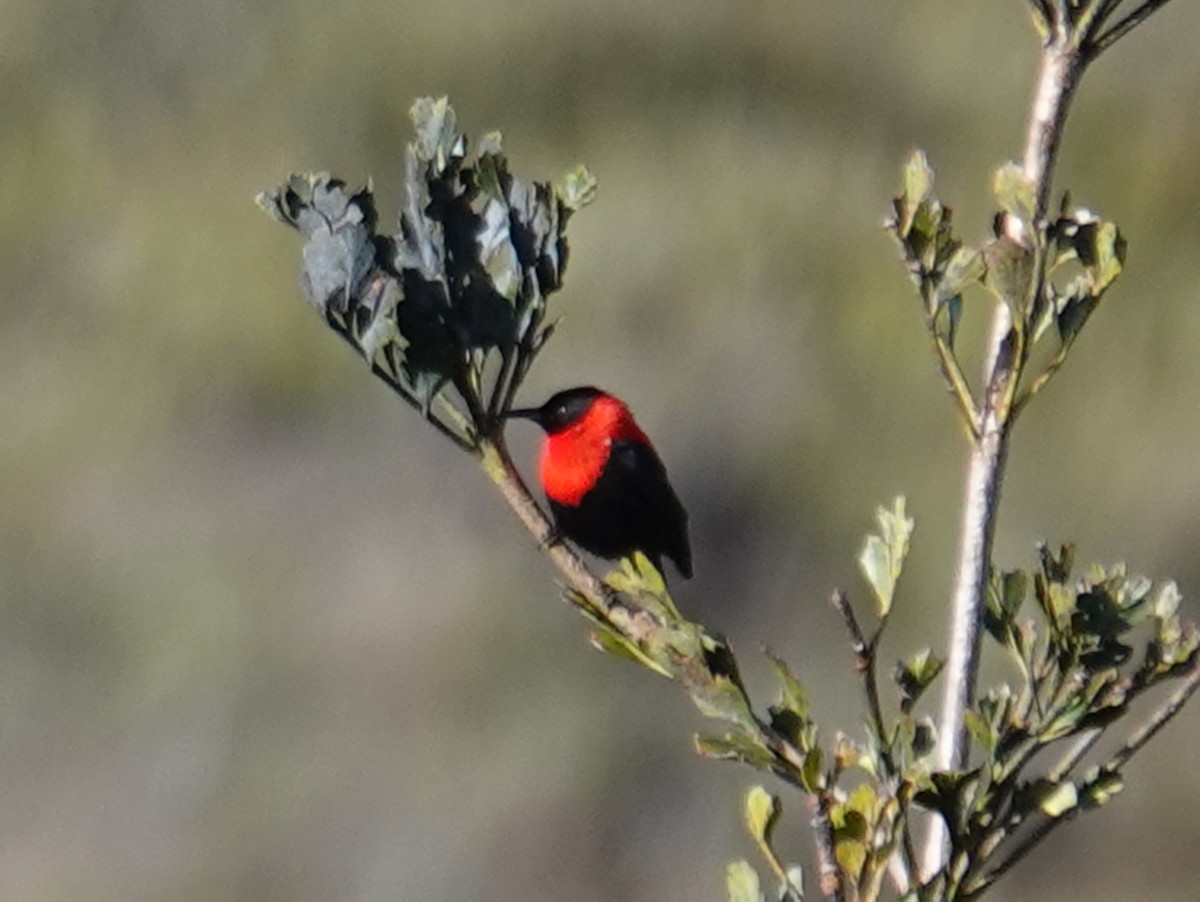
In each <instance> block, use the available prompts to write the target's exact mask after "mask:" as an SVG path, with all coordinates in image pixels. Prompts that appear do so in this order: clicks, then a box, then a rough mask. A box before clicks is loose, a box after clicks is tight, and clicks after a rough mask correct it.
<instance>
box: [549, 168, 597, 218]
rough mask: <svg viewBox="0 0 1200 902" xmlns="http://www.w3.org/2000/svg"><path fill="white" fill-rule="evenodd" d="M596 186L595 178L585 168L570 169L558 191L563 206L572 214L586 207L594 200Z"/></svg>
mask: <svg viewBox="0 0 1200 902" xmlns="http://www.w3.org/2000/svg"><path fill="white" fill-rule="evenodd" d="M597 186H598V182H597V181H596V177H595V176H594V175H592V173H591V172H590V171H589V170H588V168H587V167H586V166H579V167H576V168H575V169H572V170H571V171H570V172H568V173H567V175H566V177H565V178H564V179H563V183H562V187H561V188H560V189H559V192H560V194H561V196H562V203H563V206H565V207H566V208H567V209H568V210H570V211H572V212H574V211H575V210H580V209H582V208H583V207H586V206H587V205H588V204H590V203H591V202H592V201H594V200H595V199H596V192H597V190H598V187H597Z"/></svg>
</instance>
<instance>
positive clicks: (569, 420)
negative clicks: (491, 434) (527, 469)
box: [505, 385, 612, 435]
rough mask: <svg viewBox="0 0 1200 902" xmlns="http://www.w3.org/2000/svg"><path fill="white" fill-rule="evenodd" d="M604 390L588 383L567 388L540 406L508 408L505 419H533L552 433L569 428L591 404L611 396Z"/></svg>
mask: <svg viewBox="0 0 1200 902" xmlns="http://www.w3.org/2000/svg"><path fill="white" fill-rule="evenodd" d="M611 397H612V396H611V395H609V394H608V393H606V392H602V391H601V390H600V389H598V388H593V387H592V386H590V385H584V386H580V387H579V388H568V389H566V390H564V391H560V392H558V393H557V394H555V395H554V396H552V397H551V398H550V400H549V401H547V402H546V403H545V404H543V405H542V406H541V407H525V408H521V409H519V410H510V411H509V412H508V413H507V414H505V419H510V420H514V419H520V420H533V422H535V423H537V424H538V425H539V426H541V427H542V428H543V429H545V430H546V434H547V435H554V434H555V433H558V432H562V431H563V430H564V429H569V428H570V427H571V426H574V425H575V424H576V423H578V422H579V421H580V420H582V419H583V418H584V416H586V415H587V413H588V411H589V410H591V409H592V405H593V404H595V403H596V401H598V400H599V399H601V398H611Z"/></svg>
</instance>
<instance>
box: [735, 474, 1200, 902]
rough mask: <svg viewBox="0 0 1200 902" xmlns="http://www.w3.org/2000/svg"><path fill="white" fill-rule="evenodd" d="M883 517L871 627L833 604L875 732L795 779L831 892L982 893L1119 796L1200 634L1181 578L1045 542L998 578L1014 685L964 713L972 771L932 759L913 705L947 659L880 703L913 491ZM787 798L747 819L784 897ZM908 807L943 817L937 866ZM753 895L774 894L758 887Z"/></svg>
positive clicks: (867, 547)
mask: <svg viewBox="0 0 1200 902" xmlns="http://www.w3.org/2000/svg"><path fill="white" fill-rule="evenodd" d="M878 519H879V531H878V532H877V533H875V534H873V535H871V536H868V538H867V540H866V542H865V544H864V548H863V553H862V555H861V556H860V558H859V563H860V566H861V568H862V571H863V575H864V578H865V579H866V581H867V583H868V584H869V586H870V587H871V590H872V594H873V595H874V598H875V611H876V620H875V625H874V629H873V630H872V631H871V633H870V634H869V635H867V634H866V633H864V631H863V629H862V627H861V625H860V623H859V620H858V617H857V615H856V614H855V612H854V610H853V608H852V607H851V605H850V603H849V601H848V599H847V598H846V596H845V595H844V594H842V593H838V594H836V595H835V598H834V604H835V606H836V607H837V608H838V610H839V611H840V612H841V613H842V614H843V617H844V618H845V620H846V624H847V630H848V632H849V635H850V640H851V649H852V651H853V653H854V657H855V668H856V670H857V671H858V673H859V676H860V678H861V682H862V686H863V690H864V697H865V701H866V710H867V721H866V732H865V736H864V737H863V738H862V739H854V738H851V737H848V736H845V735H839V736H837V737H836V739H835V741H834V745H833V748H832V753H831V754H830V755H829V756H828V761H829V764H828V766H827V768H826V769H825V770H824V771H822V772H820V773H819V777H818V779H816V780H809V781H801V782H800V783H799V784H798V785H799V786H800V788H801V789H802V790H803V791H804V792H806V793H808V794H809V796H810V798H811V799H812V800H813V802H814V804H819V805H820V806H821V808H822V810H823V811H824V812H825V815H826V816H827V817H828V820H829V824H830V826H831V828H832V836H831V852H832V856H833V859H834V861H836V866H837V871H838V880H839V886H838V890H837V892H836V893H825V895H826V897H828V898H852V899H874V898H877V897H878V896H879V894H880V893H881V891H882V887H883V883H884V879H885V877H886V876H887V875H888V874H889V873H890V874H891V876H892V878H893V882H894V883H895V884H896V885H898V886H899V887H901V895H903V896H904V898H906V899H955V898H973V897H975V896H977V895H979V894H980V893H981V892H983V891H984V890H985V889H986V888H987V887H988V886H990V885H991V884H992V883H993V882H994V881H995V880H996V879H998V878H999V877H1000V876H1001V875H1002V874H1004V873H1005V872H1006V871H1007V870H1008V869H1009V868H1010V867H1012V866H1013V865H1014V864H1015V863H1016V862H1017V861H1019V860H1020V859H1021V858H1022V857H1024V855H1025V854H1026V853H1027V852H1028V851H1029V850H1030V849H1031V848H1032V847H1033V846H1034V845H1035V844H1036V843H1037V842H1040V841H1041V839H1042V838H1044V836H1045V835H1046V834H1047V833H1048V832H1049V831H1050V830H1051V829H1053V828H1054V827H1055V826H1057V825H1058V824H1060V823H1062V822H1063V821H1065V820H1066V819H1068V818H1070V817H1072V816H1074V815H1075V814H1077V813H1078V812H1080V811H1086V810H1093V809H1096V808H1099V807H1101V806H1102V805H1104V804H1105V803H1107V802H1108V801H1109V800H1110V799H1111V798H1112V797H1113V796H1114V795H1115V794H1116V793H1117V792H1119V791H1120V789H1121V788H1122V786H1123V785H1124V779H1125V776H1124V767H1125V765H1126V764H1127V762H1128V761H1129V760H1130V758H1132V756H1133V755H1134V754H1136V752H1137V751H1138V750H1140V749H1141V747H1142V746H1143V745H1144V744H1145V742H1146V741H1148V739H1149V738H1150V737H1151V736H1153V735H1154V733H1155V732H1157V730H1158V729H1160V728H1161V727H1162V726H1163V725H1164V724H1165V723H1166V722H1167V721H1168V720H1169V719H1170V718H1171V717H1173V716H1174V715H1175V714H1176V713H1177V712H1178V710H1179V709H1180V707H1181V706H1182V704H1183V702H1184V701H1186V699H1187V697H1188V696H1190V694H1191V693H1192V692H1194V691H1195V689H1196V687H1197V685H1200V669H1198V668H1197V659H1198V657H1200V632H1198V631H1197V629H1196V627H1195V626H1194V625H1191V624H1184V623H1183V622H1182V621H1181V619H1180V616H1179V604H1180V600H1181V599H1180V595H1179V592H1178V589H1177V588H1176V586H1175V584H1174V583H1172V582H1165V583H1162V584H1159V585H1155V584H1154V583H1152V582H1151V581H1150V580H1148V579H1146V578H1144V577H1137V576H1130V575H1128V574H1127V573H1126V570H1125V568H1124V567H1123V566H1116V567H1112V568H1109V569H1107V570H1106V569H1102V568H1098V567H1097V568H1092V570H1091V571H1090V572H1088V573H1087V574H1086V575H1084V576H1082V577H1075V576H1074V575H1073V563H1074V551H1073V549H1072V548H1071V547H1069V546H1064V547H1063V548H1061V549H1059V550H1058V551H1057V552H1055V551H1051V550H1050V549H1049V548H1047V547H1041V548H1040V549H1039V558H1040V566H1039V568H1038V569H1037V570H1036V571H1035V572H1033V573H1032V574H1028V573H1025V572H1023V571H1020V570H1010V571H1002V572H997V573H995V574H994V576H993V579H992V581H991V585H990V591H989V596H988V608H987V616H986V621H985V627H986V634H987V635H988V636H989V637H990V639H991V641H992V643H993V645H994V646H995V647H997V648H1000V649H1003V651H1004V652H1005V653H1006V654H1007V656H1008V657H1009V658H1010V659H1011V660H1012V661H1013V663H1014V666H1015V675H1016V679H1015V680H1014V681H1013V682H1012V683H1001V684H999V685H997V686H994V687H993V688H991V689H990V690H989V691H988V692H987V693H986V694H985V695H984V696H983V697H982V698H980V699H979V700H978V702H977V703H976V704H975V705H974V706H973V707H972V708H971V709H970V710H969V711H968V713H967V715H966V723H967V727H968V733H969V736H970V748H969V752H968V761H969V766H967V767H965V768H963V769H951V770H946V769H941V768H938V767H937V766H936V763H935V761H934V755H933V752H934V747H935V738H936V735H935V730H934V727H933V725H932V723H931V722H930V721H929V719H928V718H927V717H925V716H922V715H921V714H920V713H919V711H918V710H917V709H918V704H919V701H920V699H921V697H922V695H923V693H924V692H925V691H926V690H927V689H928V688H929V687H930V685H931V684H932V683H933V682H934V681H935V680H936V678H937V677H938V675H939V674H940V672H941V669H942V661H941V660H940V659H939V658H937V657H936V656H934V655H933V654H932V653H931V652H930V651H929V650H928V649H923V650H920V651H918V652H916V653H915V654H913V655H910V656H909V657H908V658H906V659H905V660H902V661H899V662H898V663H897V664H896V666H895V668H894V669H893V670H892V673H891V676H892V682H893V684H894V685H893V687H892V696H893V697H894V699H895V701H894V703H893V704H891V705H887V704H885V703H884V702H883V701H881V699H882V697H883V696H882V694H881V689H880V687H879V685H878V684H877V674H876V670H877V666H876V665H877V654H878V648H879V644H880V641H881V639H882V635H883V631H884V628H885V626H886V624H887V622H888V617H889V615H890V613H891V611H892V609H893V602H894V600H895V597H896V588H897V583H898V581H899V579H900V576H901V574H902V572H903V568H904V561H905V557H906V556H907V553H908V547H909V541H910V538H911V536H912V531H913V521H912V520H911V519H910V518H909V517H908V515H907V513H906V510H905V504H904V499H903V498H898V499H896V501H895V503H894V504H893V506H892V507H891V508H890V509H882V508H881V509H880V511H879V512H878ZM1031 599H1032V601H1031ZM773 661H775V663H776V665H777V667H778V668H779V670H780V673H781V675H782V674H787V675H788V676H787V677H786V678H785V685H788V686H790V688H789V689H788V690H787V691H788V694H789V695H790V696H791V697H798V698H804V694H803V688H802V687H801V686H800V685H799V683H798V682H795V683H794V684H793V681H794V680H795V678H794V677H790V671H787V669H786V667H785V666H784V665H782V662H778V661H777V660H776V659H773ZM1178 678H1186V679H1184V680H1183V683H1182V686H1181V688H1179V689H1178V691H1177V692H1176V693H1175V694H1174V695H1172V696H1171V697H1169V698H1168V699H1167V701H1166V702H1165V703H1164V704H1162V705H1161V706H1160V707H1159V708H1157V709H1156V710H1154V711H1153V712H1152V713H1151V714H1150V716H1149V718H1148V719H1147V720H1146V721H1145V722H1144V723H1143V724H1142V725H1140V726H1139V727H1138V728H1136V729H1134V730H1132V731H1130V732H1129V733H1128V734H1126V735H1125V736H1124V738H1123V739H1122V740H1120V741H1119V742H1118V745H1117V747H1116V748H1115V750H1110V751H1109V752H1108V753H1106V756H1102V757H1100V758H1099V759H1095V756H1089V752H1091V751H1093V749H1094V748H1096V747H1097V746H1098V744H1099V742H1100V740H1101V739H1102V738H1103V737H1104V736H1105V735H1106V734H1107V733H1108V732H1109V731H1110V729H1111V728H1112V727H1113V726H1115V725H1117V724H1119V723H1122V722H1123V719H1124V718H1125V716H1126V715H1127V714H1129V713H1130V711H1131V706H1132V705H1133V704H1134V703H1135V702H1136V701H1137V700H1138V699H1139V698H1140V697H1141V696H1142V695H1144V694H1146V693H1148V692H1150V691H1151V690H1154V689H1156V688H1157V687H1159V686H1161V685H1163V684H1164V683H1166V682H1167V681H1171V680H1176V679H1178ZM772 710H774V709H772ZM803 710H806V708H803ZM773 723H774V721H773ZM805 728H806V730H808V731H809V733H808V734H807V736H808V737H809V738H810V739H811V740H813V741H815V739H816V736H817V731H816V726H815V725H814V724H811V723H806V724H805ZM742 742H743V744H744V742H745V739H744V738H743V740H742ZM809 748H810V751H809V755H810V756H811V757H812V758H814V759H816V758H817V756H818V755H821V754H822V753H821V751H820V748H819V747H818V746H815V745H810V746H809ZM738 751H739V754H737V755H736V757H738V758H739V760H743V761H746V762H748V763H750V764H753V765H755V766H758V767H760V768H762V769H774V768H773V767H772V762H771V760H770V759H769V758H767V757H766V756H765V755H764V754H763V750H762V749H761V748H758V747H753V748H750V749H745V748H742V747H739V750H738ZM820 760H824V759H820ZM757 792H760V790H751V797H749V798H748V799H747V807H748V810H749V809H750V808H752V807H753V808H754V809H755V810H759V809H762V808H763V805H764V803H763V802H762V799H761V797H760V796H758V795H756V793H757ZM777 804H778V803H777V801H776V802H775V803H773V806H774V807H771V808H769V809H767V810H768V813H769V814H770V816H769V817H767V816H766V815H761V814H760V815H758V816H756V817H755V818H749V819H748V822H749V825H750V833H751V836H752V837H753V838H754V840H755V842H756V844H757V845H758V846H759V848H760V851H761V852H762V854H763V856H764V858H765V859H766V861H767V863H768V865H769V866H770V868H771V870H772V871H773V872H775V874H776V876H777V877H780V881H781V884H780V885H781V890H780V893H781V895H780V898H787V896H785V895H784V894H783V892H784V890H783V888H785V887H786V881H784V880H783V878H782V876H780V875H786V873H788V870H787V869H785V868H782V866H780V865H779V864H778V856H777V853H776V851H775V849H774V847H773V846H772V845H771V843H770V829H769V828H772V827H773V826H774V823H775V821H776V820H777V819H778V810H777ZM914 806H916V807H919V808H922V809H925V810H928V811H931V812H933V813H934V814H935V815H936V816H937V817H939V818H941V819H942V820H943V821H944V823H945V824H946V826H947V830H948V833H949V837H950V843H951V851H950V855H949V857H948V859H947V863H946V865H945V866H944V867H943V869H942V870H940V871H939V872H937V873H935V874H926V875H922V876H921V877H918V876H917V875H918V874H919V873H920V872H919V862H918V860H917V856H916V853H915V849H914V844H913V842H912V839H911V837H910V822H911V821H912V820H913V816H914V810H915V809H914ZM763 823H766V824H767V827H768V829H764V828H763V827H762V826H761V824H763ZM748 867H749V865H748V864H745V863H741V864H739V865H738V866H737V867H735V868H733V869H732V870H731V871H730V872H729V873H728V874H727V884H728V885H729V886H730V894H731V898H734V897H735V893H734V890H733V887H734V885H735V882H734V877H735V876H736V877H737V881H736V886H737V887H738V892H739V893H744V892H745V884H744V871H745V868H748ZM755 879H757V878H755ZM754 898H760V899H761V898H765V896H763V895H762V894H761V891H760V894H759V895H758V896H757V897H754Z"/></svg>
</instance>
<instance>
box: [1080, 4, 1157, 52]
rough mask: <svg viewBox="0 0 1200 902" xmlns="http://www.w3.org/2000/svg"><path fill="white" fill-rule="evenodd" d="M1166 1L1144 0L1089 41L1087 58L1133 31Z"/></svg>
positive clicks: (1102, 50)
mask: <svg viewBox="0 0 1200 902" xmlns="http://www.w3.org/2000/svg"><path fill="white" fill-rule="evenodd" d="M1168 2H1169V0H1146V2H1145V3H1143V4H1142V5H1141V6H1139V7H1138V8H1137V9H1135V10H1134V11H1133V12H1131V13H1130V14H1129V15H1127V16H1126V17H1125V18H1124V19H1121V20H1119V21H1118V22H1117V23H1116V24H1115V25H1113V26H1112V27H1111V28H1109V29H1108V30H1107V31H1104V32H1102V33H1101V34H1099V35H1098V36H1097V37H1096V38H1095V40H1093V41H1091V42H1090V43H1089V44H1088V46H1087V54H1088V58H1089V59H1095V58H1096V57H1098V56H1099V55H1100V54H1101V53H1103V52H1104V51H1105V50H1107V49H1108V48H1109V47H1111V46H1112V45H1113V44H1115V43H1116V42H1117V41H1119V40H1120V39H1121V38H1123V37H1124V36H1125V35H1127V34H1128V33H1129V32H1131V31H1133V29H1135V28H1137V27H1138V26H1139V25H1141V24H1142V23H1143V22H1145V21H1146V19H1148V18H1149V17H1150V16H1151V15H1152V14H1153V13H1154V12H1155V11H1157V10H1158V9H1159V8H1160V7H1163V6H1166V5H1167V3H1168Z"/></svg>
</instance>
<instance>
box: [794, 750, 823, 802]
mask: <svg viewBox="0 0 1200 902" xmlns="http://www.w3.org/2000/svg"><path fill="white" fill-rule="evenodd" d="M824 768H825V755H824V753H823V752H822V751H821V749H820V748H819V747H817V746H814V747H813V748H810V749H809V750H808V752H807V753H806V754H805V756H804V766H803V767H802V768H801V769H800V782H801V785H803V787H804V788H805V789H807V790H808V791H809V792H817V791H818V790H821V789H824V788H825V784H826V782H827V781H826V779H825V770H824Z"/></svg>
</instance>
